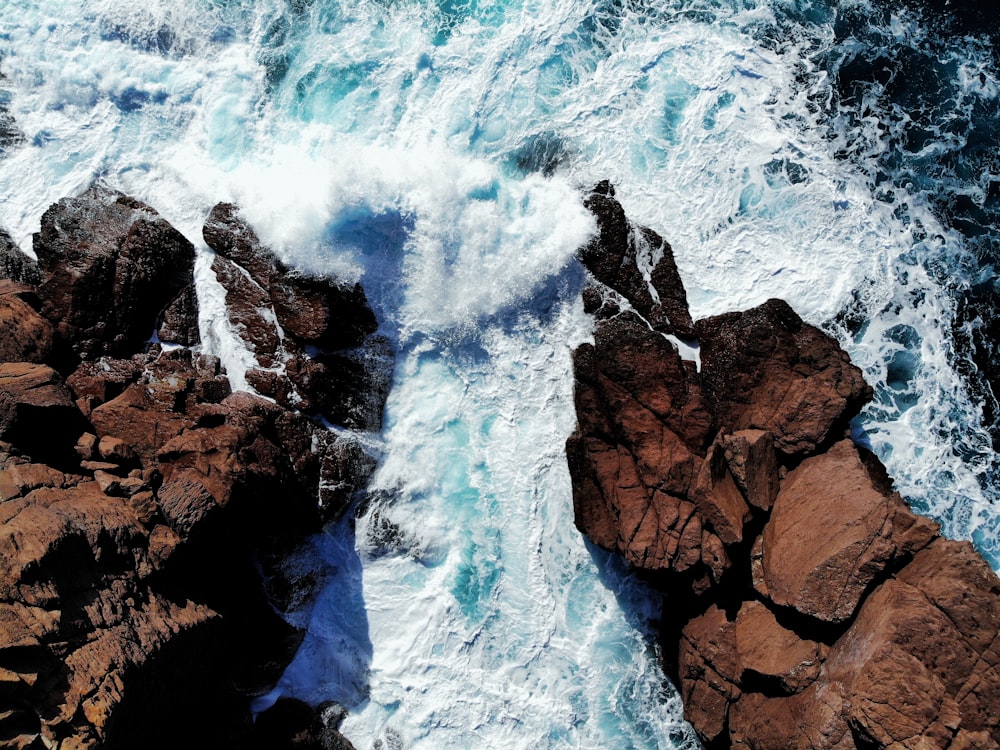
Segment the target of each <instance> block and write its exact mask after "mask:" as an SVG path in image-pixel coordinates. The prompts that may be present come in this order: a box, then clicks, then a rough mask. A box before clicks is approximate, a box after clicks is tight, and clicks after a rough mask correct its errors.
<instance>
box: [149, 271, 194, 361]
mask: <svg viewBox="0 0 1000 750" xmlns="http://www.w3.org/2000/svg"><path fill="white" fill-rule="evenodd" d="M156 335H157V337H158V338H159V339H160V341H164V342H167V343H171V344H180V345H182V346H196V345H198V344H200V343H201V333H200V331H199V329H198V294H197V291H196V289H195V286H194V284H189V285H188V286H186V287H184V288H183V289H181V290H180V292H178V293H177V296H176V297H174V299H173V300H172V301H171V302H170V304H168V305H167V307H166V309H165V310H164V311H163V318H162V320H161V321H160V327H159V328H158V329H157V331H156Z"/></svg>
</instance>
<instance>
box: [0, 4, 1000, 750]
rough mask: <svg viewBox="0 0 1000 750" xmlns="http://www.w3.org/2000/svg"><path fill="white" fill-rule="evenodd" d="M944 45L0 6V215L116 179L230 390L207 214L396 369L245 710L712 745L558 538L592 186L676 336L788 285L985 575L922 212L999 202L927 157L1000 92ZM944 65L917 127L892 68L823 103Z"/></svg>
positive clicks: (587, 742)
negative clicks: (363, 470)
mask: <svg viewBox="0 0 1000 750" xmlns="http://www.w3.org/2000/svg"><path fill="white" fill-rule="evenodd" d="M830 6H839V9H837V10H834V9H833V8H831V7H830ZM868 19H872V20H873V22H874V24H875V26H874V27H872V28H866V24H867V20H868ZM852 24H853V25H852ZM933 34H934V31H933V28H932V25H929V24H928V23H927V22H925V21H922V20H921V19H920V17H919V16H917V15H916V14H914V13H911V12H909V11H905V10H902V9H898V10H897V11H896V12H894V13H890V12H888V11H886V12H882V11H879V12H875V10H874V9H873V8H872V7H870V6H869V5H868V4H867V3H866V2H862V1H860V0H859V1H857V2H840V3H829V4H827V3H821V2H815V3H811V4H810V3H808V2H806V3H799V2H795V3H793V2H790V1H789V2H782V1H781V0H770V1H768V0H757V1H756V2H755V1H753V0H740V1H737V2H730V1H728V0H727V1H726V2H722V1H721V0H719V1H717V2H710V1H709V0H686V1H685V0H664V1H663V2H656V3H646V2H644V1H643V0H587V1H576V0H521V1H519V0H496V1H493V0H438V2H436V3H427V2H418V1H417V0H397V1H395V2H393V1H391V0H354V1H345V2H335V1H334V0H260V1H258V2H251V0H227V1H225V2H220V1H212V0H146V2H143V3H138V4H137V3H124V2H120V1H119V0H89V1H87V2H83V1H81V0H75V1H74V0H16V2H15V0H0V55H2V62H0V69H2V72H3V73H4V75H5V76H6V77H5V78H4V79H2V80H0V101H4V102H6V103H7V107H8V109H9V112H10V113H11V115H12V116H13V117H14V119H15V121H16V123H17V126H18V127H19V129H20V130H21V131H22V132H23V133H24V135H25V139H24V141H23V142H22V143H21V144H19V145H14V146H12V147H10V148H9V149H8V152H7V155H6V157H5V158H4V159H3V160H2V161H0V196H2V199H0V225H2V226H4V227H5V228H6V229H7V230H8V231H10V232H11V234H12V236H14V238H15V239H16V240H17V241H18V242H19V243H20V245H21V247H22V248H23V249H25V250H26V251H30V247H31V233H32V232H34V231H36V230H37V229H38V222H39V217H40V216H41V214H42V212H43V211H44V210H45V208H46V207H47V206H48V205H49V204H50V203H51V202H53V201H55V200H57V199H59V198H61V197H63V196H66V195H72V194H75V193H77V192H79V191H81V190H83V189H84V188H85V187H86V186H87V185H88V184H90V182H91V181H93V180H94V179H95V178H98V177H99V178H101V179H103V180H104V181H105V182H107V183H108V184H110V185H112V186H114V187H117V188H119V189H121V190H123V191H125V192H128V193H130V194H132V195H134V196H136V197H138V198H140V199H142V200H144V201H146V202H148V203H149V204H151V205H152V206H154V207H155V208H157V210H159V211H160V212H161V213H162V214H164V215H165V216H166V217H167V218H168V219H169V220H170V221H171V222H173V223H174V224H175V226H177V227H178V228H179V229H180V230H181V231H182V232H183V233H184V234H185V235H186V236H187V237H188V238H189V239H191V240H192V241H193V242H194V243H195V244H196V246H198V247H199V252H200V255H199V259H198V264H197V269H196V271H197V277H198V283H199V297H200V301H201V326H202V334H203V340H204V341H205V347H206V348H207V349H208V350H210V351H213V352H215V353H218V354H220V356H222V357H223V360H224V362H225V364H226V365H227V367H228V370H229V373H230V376H231V378H232V379H233V382H234V385H235V386H237V387H246V383H245V380H244V379H243V377H242V374H241V373H242V371H243V369H244V368H245V367H246V365H247V363H248V362H249V361H250V355H249V354H248V353H247V352H245V351H243V350H242V349H240V347H239V346H237V345H236V343H235V341H236V340H235V339H234V337H233V336H232V333H231V331H229V330H228V328H227V322H226V319H225V315H224V312H223V308H222V302H221V293H220V288H219V286H218V284H217V283H216V282H215V280H214V278H212V275H211V272H210V270H209V266H210V264H211V256H210V251H209V250H208V249H207V248H206V247H205V246H204V244H203V242H202V240H201V225H202V223H203V221H204V218H205V216H206V215H207V213H208V210H209V209H210V207H211V206H212V205H214V204H215V203H216V202H218V201H221V200H230V201H234V202H236V203H238V204H239V205H240V206H241V207H242V208H243V209H244V212H245V214H246V216H247V217H248V218H249V219H250V220H251V221H252V223H253V224H254V225H255V227H256V228H257V229H258V230H259V232H260V234H261V236H262V237H263V238H264V239H265V240H266V241H267V242H268V243H270V244H271V245H272V246H273V247H275V248H276V250H277V251H278V252H279V253H280V254H281V255H282V256H283V257H284V258H286V259H287V260H289V261H291V262H293V263H295V264H297V265H300V266H302V267H304V268H306V269H308V270H311V271H317V272H323V273H336V274H338V275H340V276H341V277H343V278H357V279H360V280H361V281H362V283H363V284H364V285H365V288H366V291H367V293H368V296H369V298H370V299H371V301H372V303H373V306H374V307H375V309H376V312H377V314H378V315H379V319H380V321H381V326H382V331H383V333H384V334H385V335H386V336H388V337H389V339H390V340H391V341H392V342H393V344H394V345H395V347H396V350H397V360H396V369H395V373H394V381H393V387H392V391H391V393H390V396H389V402H388V406H387V410H386V415H385V426H384V429H383V431H382V433H381V434H378V435H374V434H373V435H364V436H360V439H362V440H363V441H364V442H365V444H366V445H367V446H368V447H369V448H370V450H372V451H373V452H374V453H375V454H376V455H378V456H379V458H380V464H379V468H378V470H377V473H376V475H375V477H374V480H373V487H372V492H371V493H370V498H369V500H368V501H367V504H366V505H365V506H364V510H363V512H362V513H361V514H360V517H359V518H358V519H357V521H356V523H355V524H354V528H352V523H351V522H350V520H345V521H344V522H343V523H342V524H340V525H339V526H335V527H333V528H331V529H330V530H329V532H328V534H326V535H323V536H321V537H319V538H317V539H315V540H313V541H312V543H311V544H310V545H309V548H308V549H305V550H303V551H302V553H301V555H300V556H299V557H298V558H297V559H296V560H295V564H297V565H300V566H302V567H303V568H305V569H309V570H311V571H313V572H314V573H316V574H318V575H319V576H320V577H321V578H322V579H323V581H324V582H325V583H324V587H323V589H322V591H321V593H320V594H319V595H318V597H317V599H316V600H315V602H314V604H313V605H312V606H311V607H307V608H306V609H304V610H303V611H300V612H296V613H292V615H291V617H292V619H293V620H294V621H295V622H297V623H299V624H305V625H308V635H307V637H306V639H305V641H304V643H303V646H302V648H301V650H300V652H299V654H298V655H297V657H296V658H295V660H294V662H293V663H292V664H291V666H290V667H289V668H288V670H287V672H286V674H285V676H284V677H283V678H282V680H281V682H280V683H279V685H278V686H277V688H276V689H275V691H274V692H273V693H272V694H271V695H269V696H265V697H264V698H263V699H262V700H261V702H260V703H259V706H260V707H265V706H266V705H267V704H268V703H269V702H270V701H272V700H274V699H275V698H277V697H278V696H279V695H291V696H296V697H300V698H304V699H306V700H308V701H311V702H319V701H321V700H326V699H332V700H336V701H339V702H340V703H341V704H343V705H344V706H345V707H346V708H347V709H348V710H349V716H348V718H347V719H346V720H345V722H344V724H343V726H342V728H341V729H342V732H343V733H344V734H345V735H346V736H347V737H348V738H349V739H351V740H352V741H353V742H354V743H355V744H356V745H357V747H358V748H382V750H390V749H396V748H426V749H431V748H433V749H434V750H438V749H441V748H500V747H513V748H562V747H565V748H594V747H614V748H694V747H697V742H696V740H695V739H694V736H693V733H692V732H691V730H690V729H689V728H688V727H687V726H686V724H685V723H684V722H683V720H682V719H681V717H680V714H681V706H680V701H679V699H678V698H677V697H676V693H675V692H674V690H673V689H672V688H671V687H670V686H669V684H668V683H667V682H666V681H665V678H664V675H663V673H662V671H661V670H660V668H659V667H658V665H657V656H656V653H655V648H654V646H653V645H652V638H651V633H652V630H653V627H654V626H653V624H652V622H651V621H652V620H653V619H655V617H656V616H657V615H658V612H659V608H660V606H661V605H660V602H659V601H658V600H657V599H656V598H655V597H654V596H653V595H652V594H651V593H650V592H648V591H646V590H645V589H644V588H643V587H642V586H641V585H639V584H638V583H637V582H635V581H632V580H630V579H629V577H628V576H627V574H626V571H625V570H624V569H623V567H622V566H621V565H620V564H619V563H618V562H616V560H615V559H614V558H612V557H611V556H609V555H606V554H604V553H602V552H601V551H600V550H596V549H594V548H592V547H589V546H588V545H587V544H586V543H585V542H584V540H583V538H582V537H581V536H580V534H579V533H578V532H577V531H576V530H575V528H574V526H573V518H572V499H571V495H570V483H569V476H568V471H567V468H566V465H565V458H564V453H563V450H564V441H565V439H566V437H567V436H568V435H569V434H570V432H571V431H572V429H573V426H574V421H575V415H574V409H573V402H572V388H573V386H572V370H571V360H570V353H571V351H572V349H573V348H574V347H575V346H577V345H579V344H580V343H581V342H583V341H586V340H587V339H588V337H589V336H590V323H589V321H588V319H587V318H586V316H585V315H584V313H583V310H582V304H581V302H580V300H579V293H580V290H581V287H582V284H583V282H584V274H583V271H582V269H581V267H580V266H579V265H578V263H577V262H576V261H575V260H574V253H575V251H576V249H577V248H578V247H579V246H580V245H581V243H583V242H584V241H586V239H587V238H588V237H589V236H590V233H591V232H592V231H593V229H594V227H593V222H592V219H591V218H590V217H589V216H588V214H587V213H586V212H585V211H584V210H583V208H582V206H581V202H580V201H581V190H583V189H584V188H586V187H588V186H590V185H592V184H594V183H595V182H597V181H599V180H601V179H610V180H611V181H612V182H613V183H614V184H615V185H616V187H617V191H618V197H619V198H620V200H621V201H622V203H623V205H624V206H625V209H626V211H627V212H628V214H629V216H630V218H631V219H632V220H633V221H635V222H637V223H640V224H645V225H648V226H651V227H653V228H654V229H656V230H657V231H658V232H660V233H661V234H663V235H664V236H665V237H666V238H668V239H669V241H670V242H671V244H672V245H673V248H674V252H675V254H676V257H677V262H678V265H679V266H680V270H681V273H682V275H683V277H684V282H685V284H686V286H687V289H688V295H689V299H690V302H691V306H692V312H693V313H694V315H695V316H696V317H703V316H707V315H711V314H716V313H720V312H723V311H727V310H732V309H741V308H746V307H749V306H752V305H755V304H759V303H760V302H763V301H764V300H766V299H767V298H769V297H783V298H785V299H787V300H788V301H789V302H790V303H791V304H792V306H793V307H794V308H795V309H796V310H797V311H798V312H799V313H800V314H802V315H803V317H804V318H806V319H807V320H808V321H810V322H812V323H814V324H817V325H821V326H824V327H825V328H826V329H827V330H829V331H830V332H831V333H833V334H834V335H835V336H838V337H839V338H840V339H841V341H842V343H843V344H844V345H845V346H846V347H847V349H848V350H849V352H850V354H851V356H852V357H853V358H854V361H855V362H857V363H858V364H859V365H860V366H861V367H863V368H864V371H865V374H866V377H867V378H868V380H869V382H871V383H872V384H874V385H875V386H876V390H877V397H876V401H875V403H874V404H873V405H871V406H870V407H868V408H867V409H866V411H865V412H864V414H863V415H862V417H861V418H859V420H858V421H857V424H856V434H857V439H859V440H866V441H869V442H870V444H871V446H872V447H873V448H874V449H875V450H876V451H877V452H878V454H879V455H880V456H881V457H882V459H883V460H884V461H885V462H886V464H887V466H888V468H889V471H890V473H891V474H892V475H893V476H894V477H895V478H896V483H897V487H898V489H899V490H900V491H901V492H902V493H903V495H904V496H906V497H907V498H908V499H909V500H910V502H911V503H912V504H913V506H914V507H915V508H917V509H919V510H920V511H922V512H925V513H928V514H929V515H931V516H933V517H934V518H936V519H938V520H939V521H941V522H942V524H943V526H944V529H945V531H946V533H947V534H948V535H950V536H952V537H955V538H967V539H972V540H973V541H974V543H975V544H976V545H977V547H978V548H979V549H980V550H981V551H982V552H983V553H984V555H986V556H987V558H988V559H989V560H990V562H991V564H992V565H993V566H994V568H1000V531H998V519H1000V504H998V495H1000V492H998V489H997V486H996V483H995V479H996V477H997V474H998V471H997V461H996V456H995V454H994V453H993V451H992V447H991V443H990V437H989V434H988V432H987V429H986V426H985V425H984V424H983V418H982V413H981V404H980V403H979V401H978V400H977V399H975V398H970V396H969V395H968V388H967V380H966V379H964V378H963V377H961V376H960V373H959V371H958V369H956V368H957V367H958V365H957V364H956V363H957V362H960V361H961V360H962V355H961V353H960V352H957V350H956V344H955V335H956V333H955V331H956V330H958V329H960V328H961V326H962V325H964V323H962V321H960V320H959V319H958V318H957V317H956V316H957V302H956V300H957V299H959V298H960V297H961V295H962V294H964V293H965V292H966V291H967V290H968V289H970V288H972V287H973V286H975V285H977V284H978V285H982V284H984V283H993V282H991V279H994V280H995V278H996V277H995V272H994V271H993V269H992V268H991V267H989V266H988V264H986V263H985V262H984V261H983V257H984V256H983V254H982V252H981V249H982V242H980V244H979V245H976V246H974V243H972V242H971V240H970V239H969V238H970V237H971V235H970V234H969V232H968V231H964V230H963V231H959V229H956V228H955V225H956V224H957V222H954V221H951V220H950V219H949V217H948V216H946V215H945V214H943V213H942V212H941V210H940V206H941V205H942V202H941V201H940V200H938V199H939V198H940V197H941V195H942V194H944V193H947V194H948V195H952V194H954V195H957V196H960V197H963V199H964V200H967V201H968V202H970V203H971V205H973V207H980V208H982V207H983V206H985V205H987V203H988V200H989V197H990V195H991V193H990V188H991V187H992V186H993V185H994V183H996V182H997V181H998V180H1000V176H998V174H997V170H996V169H994V171H993V172H990V171H989V170H987V171H986V172H983V170H976V171H975V174H966V173H965V172H968V171H969V170H967V169H966V170H965V171H964V172H963V169H961V168H959V167H954V168H952V169H951V171H948V168H946V166H941V165H947V164H952V163H953V162H954V159H952V162H949V161H948V159H949V158H951V157H954V155H955V154H956V153H958V152H959V151H961V149H962V148H965V147H966V146H967V145H968V144H969V143H971V139H970V138H968V137H967V136H968V133H965V134H964V135H963V132H958V131H956V126H955V125H954V123H955V122H956V121H957V120H956V119H955V118H956V117H957V118H959V120H961V118H965V121H966V122H972V121H974V119H975V118H976V117H993V118H995V117H997V111H998V107H997V97H998V91H1000V88H998V82H997V76H996V69H995V66H994V63H993V59H992V57H991V53H990V51H989V49H988V48H987V47H986V45H985V43H984V42H983V41H982V40H977V39H974V38H966V39H962V38H958V37H955V38H954V39H951V40H949V39H945V38H938V37H935V36H933ZM935 45H936V46H935ZM928 49H931V50H932V51H933V56H934V60H935V61H939V62H940V70H939V71H938V72H939V73H940V75H939V77H938V78H937V79H935V85H936V86H937V87H938V88H937V89H935V91H939V92H948V93H947V100H942V101H941V102H939V103H938V104H937V105H934V107H928V108H926V112H927V113H930V114H928V115H927V116H928V117H930V118H931V119H930V120H928V122H927V123H926V124H925V125H922V126H921V127H922V128H923V130H922V131H921V132H922V133H923V136H921V138H922V140H920V142H914V141H913V139H912V137H911V135H912V131H907V132H906V133H903V129H904V128H905V127H906V126H907V123H908V122H910V121H912V120H913V119H914V118H917V117H918V114H917V113H916V111H915V110H913V111H911V110H907V109H906V101H907V100H906V97H905V96H904V95H903V94H899V92H898V91H897V92H896V93H897V94H899V95H896V94H894V95H893V96H894V97H895V98H893V97H892V96H888V95H887V94H885V91H886V90H887V86H889V84H885V82H884V81H882V82H878V81H873V82H872V81H870V82H869V84H870V85H869V84H864V85H861V86H860V87H859V88H856V89H853V90H852V91H853V99H852V101H850V102H849V103H848V102H845V91H844V90H843V85H841V89H838V81H840V82H841V84H843V80H844V78H845V77H846V76H847V72H848V69H849V67H850V66H851V65H855V67H856V65H857V61H858V60H866V59H870V58H874V57H876V56H877V55H879V54H881V55H884V56H886V57H887V59H895V58H894V56H898V55H902V54H917V53H916V52H914V51H915V50H916V51H919V50H928ZM928 54H930V53H928ZM935 64H937V63H935ZM852 70H853V69H852ZM852 75H853V74H852ZM928 80H929V79H928ZM928 85H930V84H928ZM880 86H882V88H879V87H880ZM904 93H905V92H904ZM927 95H928V96H933V95H934V91H930V92H929V93H927ZM942 96H944V95H943V94H942ZM911 103H912V102H911ZM913 106H914V107H916V105H913ZM921 106H922V105H921ZM935 107H936V108H935ZM925 114H926V113H925ZM952 115H954V116H952ZM934 117H937V119H933V118H934ZM904 136H905V137H904ZM960 166H961V165H960ZM949 191H950V192H949ZM956 200H957V199H956ZM987 229H990V227H987ZM995 229H996V227H995V226H993V227H992V229H991V231H993V233H994V234H995ZM991 273H992V274H994V275H993V276H992V277H991V276H990V274H991ZM845 310H848V311H849V312H850V314H849V315H844V314H843V313H844V312H845ZM851 321H853V323H852V322H851ZM380 743H381V744H380Z"/></svg>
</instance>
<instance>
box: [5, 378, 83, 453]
mask: <svg viewBox="0 0 1000 750" xmlns="http://www.w3.org/2000/svg"><path fill="white" fill-rule="evenodd" d="M84 426H85V422H84V420H83V417H82V415H81V414H80V412H79V411H78V410H77V408H76V405H75V404H74V403H73V399H72V397H71V394H70V391H69V389H68V388H67V387H66V384H65V383H64V382H63V379H62V378H61V377H60V376H59V373H57V372H56V371H55V370H53V369H52V368H51V367H48V366H46V365H36V364H31V363H28V362H8V363H3V364H0V440H6V441H8V442H11V443H14V444H16V445H17V446H18V447H19V448H21V449H22V450H24V451H25V452H26V453H28V454H29V455H30V456H32V457H34V458H36V459H38V460H47V461H54V462H55V463H56V464H57V465H61V464H62V463H64V462H65V461H66V459H67V455H68V454H70V453H72V452H73V446H74V445H75V444H76V440H77V438H78V437H79V435H80V434H81V433H83V431H84Z"/></svg>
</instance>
